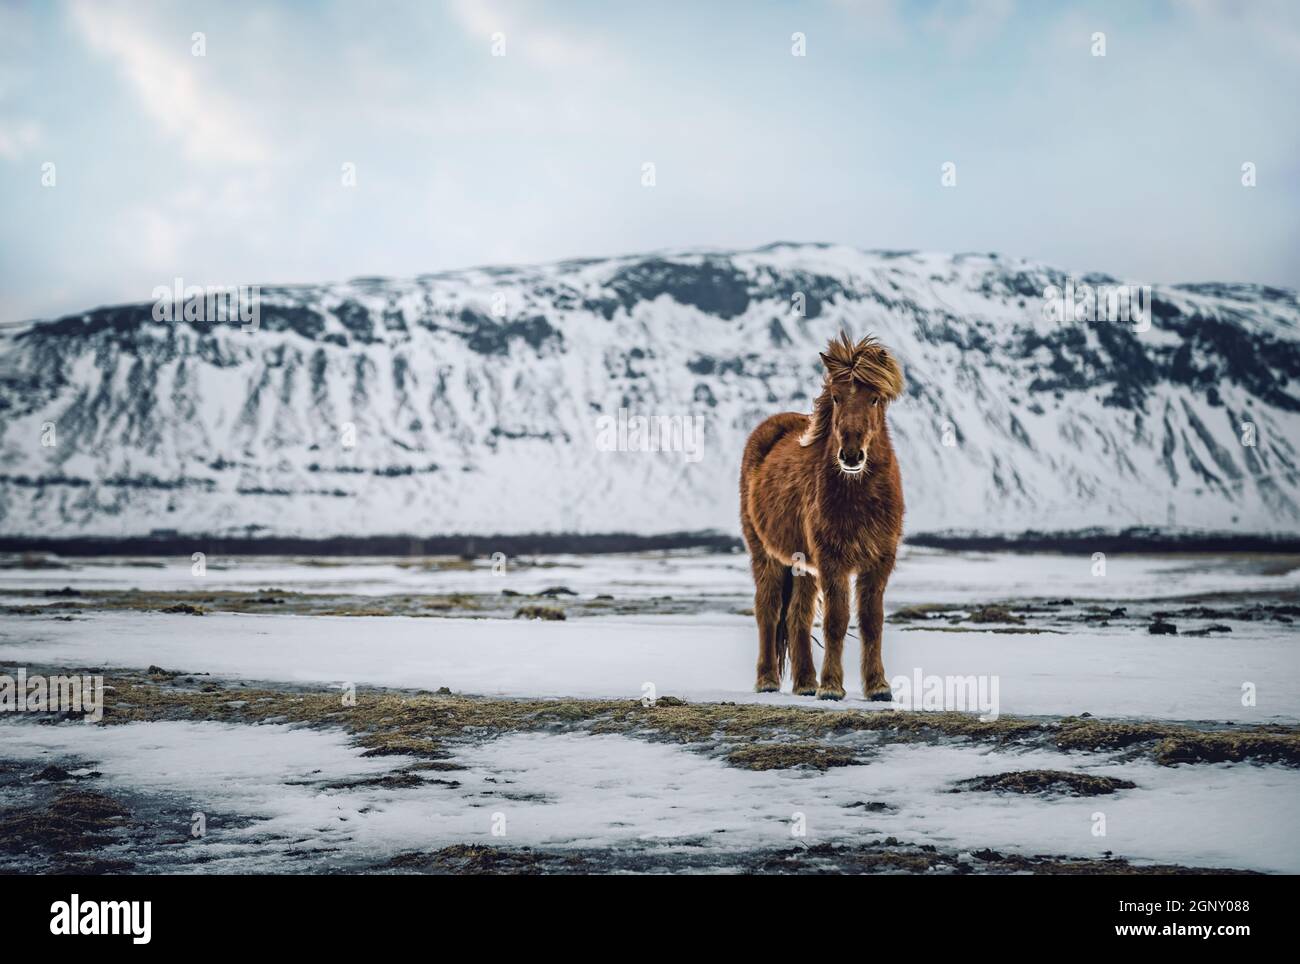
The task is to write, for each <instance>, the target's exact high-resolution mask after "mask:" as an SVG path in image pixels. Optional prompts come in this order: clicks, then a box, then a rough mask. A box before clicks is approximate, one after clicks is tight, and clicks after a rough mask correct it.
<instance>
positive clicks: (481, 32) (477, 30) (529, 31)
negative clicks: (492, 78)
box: [450, 0, 614, 69]
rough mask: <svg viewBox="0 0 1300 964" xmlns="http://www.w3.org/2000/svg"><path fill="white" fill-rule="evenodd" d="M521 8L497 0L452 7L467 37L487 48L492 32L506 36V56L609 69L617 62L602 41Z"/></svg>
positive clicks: (467, 0) (459, 1)
mask: <svg viewBox="0 0 1300 964" xmlns="http://www.w3.org/2000/svg"><path fill="white" fill-rule="evenodd" d="M522 9H524V8H522V7H520V6H519V5H516V4H501V3H497V2H495V0H456V2H454V3H453V4H452V5H451V7H450V11H451V14H452V16H453V17H454V18H455V19H456V21H457V23H459V24H460V27H461V29H463V30H464V31H465V34H466V36H468V37H469V38H470V39H471V40H473V39H478V40H480V41H481V42H482V44H483V49H484V51H487V50H488V49H489V45H490V44H491V42H492V35H493V34H495V33H503V34H505V36H506V56H513V55H515V53H516V52H518V54H519V56H521V57H523V58H524V59H525V60H526V61H527V62H529V63H530V64H533V65H534V66H537V67H547V68H551V69H562V68H564V67H575V66H583V67H591V66H601V67H602V68H608V67H610V66H611V65H612V64H613V63H614V58H613V57H612V56H611V54H610V51H609V49H608V48H607V46H606V45H605V44H604V43H603V42H601V41H600V40H598V39H596V38H594V37H591V36H585V35H581V34H578V33H575V32H573V31H564V30H557V29H555V28H553V27H548V26H546V25H544V24H542V23H541V22H539V21H538V20H536V19H535V18H532V17H529V16H527V15H525V14H523V13H521V10H522Z"/></svg>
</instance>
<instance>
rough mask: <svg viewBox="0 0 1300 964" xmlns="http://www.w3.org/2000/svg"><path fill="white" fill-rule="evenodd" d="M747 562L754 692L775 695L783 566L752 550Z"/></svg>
mask: <svg viewBox="0 0 1300 964" xmlns="http://www.w3.org/2000/svg"><path fill="white" fill-rule="evenodd" d="M749 559H750V566H751V568H752V569H753V570H754V618H755V619H756V620H757V621H758V680H757V682H755V684H754V692H756V693H776V692H778V691H779V690H780V689H781V661H780V657H779V654H778V653H777V645H776V633H777V627H778V626H779V625H780V623H781V580H782V579H783V578H784V576H785V566H783V565H781V563H779V562H778V561H777V560H775V559H773V558H772V557H771V556H769V555H768V554H767V553H765V552H763V550H762V549H758V550H756V551H755V550H753V549H751V551H750V557H749Z"/></svg>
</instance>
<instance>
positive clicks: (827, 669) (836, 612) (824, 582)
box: [817, 562, 849, 700]
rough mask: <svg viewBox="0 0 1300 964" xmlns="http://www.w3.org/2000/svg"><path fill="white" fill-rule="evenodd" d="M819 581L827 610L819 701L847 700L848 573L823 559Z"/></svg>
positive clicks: (819, 564) (819, 569)
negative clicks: (845, 668)
mask: <svg viewBox="0 0 1300 964" xmlns="http://www.w3.org/2000/svg"><path fill="white" fill-rule="evenodd" d="M817 571H818V576H817V579H818V582H819V583H820V584H821V591H822V599H823V601H824V603H825V606H826V613H825V617H824V620H823V622H822V629H823V635H824V636H825V637H826V643H825V646H826V654H825V655H824V656H823V657H822V678H821V683H820V684H818V686H817V698H818V699H819V700H842V699H844V659H843V655H844V634H845V633H846V632H848V629H849V579H848V574H847V573H844V572H839V571H836V570H835V569H834V568H832V567H828V566H826V565H825V564H824V563H822V562H819V563H818V566H817Z"/></svg>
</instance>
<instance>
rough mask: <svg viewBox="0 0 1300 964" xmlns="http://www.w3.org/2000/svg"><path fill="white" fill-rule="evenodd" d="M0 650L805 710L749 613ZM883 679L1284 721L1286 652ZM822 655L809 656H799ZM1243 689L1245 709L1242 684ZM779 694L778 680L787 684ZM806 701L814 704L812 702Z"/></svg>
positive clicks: (1154, 657) (958, 650)
mask: <svg viewBox="0 0 1300 964" xmlns="http://www.w3.org/2000/svg"><path fill="white" fill-rule="evenodd" d="M2 632H3V636H0V658H3V659H7V660H15V661H18V662H25V663H35V664H46V663H59V664H70V665H74V666H127V667H145V666H149V665H151V664H152V665H158V666H162V667H164V668H167V669H174V670H181V671H185V672H192V673H213V674H218V675H222V676H227V677H230V678H235V679H254V680H272V681H288V682H294V683H308V684H320V685H321V686H322V687H325V686H333V685H340V684H343V683H355V684H357V685H370V686H389V687H398V688H405V689H424V690H435V689H437V688H438V687H440V686H447V687H450V688H451V689H452V690H453V691H454V692H458V693H474V694H484V695H491V696H553V697H561V696H573V697H591V698H615V699H619V698H625V699H639V698H640V697H641V693H642V687H643V685H644V684H645V683H652V684H653V685H654V687H655V690H656V691H657V692H658V693H660V694H665V695H673V696H678V697H682V698H685V699H689V700H691V701H693V702H703V701H717V700H747V701H755V702H771V703H786V704H800V705H810V704H812V701H811V700H809V699H808V698H806V697H795V696H792V695H790V694H789V693H788V692H786V693H782V694H779V695H778V694H756V693H754V692H753V685H754V680H753V676H754V662H755V658H756V655H757V642H756V633H755V631H754V628H753V620H752V619H749V618H747V617H742V616H690V617H678V616H647V617H640V618H627V617H608V618H603V619H585V620H580V621H572V622H563V623H558V622H543V621H529V620H499V619H481V620H463V619H457V620H450V619H408V618H404V617H371V618H365V619H359V618H356V617H351V616H320V617H300V616H252V615H239V614H223V613H216V614H212V615H208V616H204V617H201V618H198V617H194V616H183V615H167V614H162V613H106V614H102V615H98V616H96V617H95V618H93V619H87V620H73V621H70V622H42V623H39V624H37V625H34V626H33V625H30V624H29V625H27V626H22V625H18V626H14V627H12V628H8V627H7V628H6V629H4V630H3V631H2ZM885 640H886V641H885V671H886V673H887V674H888V675H889V677H890V678H891V679H893V678H894V677H896V676H899V675H902V676H907V677H912V676H913V675H914V673H915V671H916V670H918V669H919V670H920V671H921V672H922V675H923V676H924V675H938V676H963V677H964V676H971V675H973V676H977V677H978V676H985V677H996V678H997V680H998V692H999V701H1000V712H1001V713H1002V714H1006V715H1052V714H1059V715H1064V714H1078V713H1084V712H1089V713H1092V714H1093V715H1094V716H1105V717H1119V716H1124V717H1128V716H1131V717H1150V718H1157V719H1168V720H1232V721H1241V722H1279V721H1283V722H1295V721H1297V720H1300V654H1298V652H1297V649H1296V643H1297V640H1296V639H1295V637H1294V634H1293V633H1292V632H1291V631H1289V630H1288V631H1287V632H1286V633H1280V632H1277V631H1276V630H1268V629H1254V630H1252V628H1251V627H1249V625H1247V626H1246V627H1243V629H1242V631H1241V632H1239V633H1238V632H1234V633H1233V634H1232V637H1231V638H1229V639H1222V638H1214V637H1207V638H1200V639H1187V638H1184V637H1178V636H1151V635H1148V634H1145V633H1143V634H1141V635H1134V633H1133V632H1132V631H1131V630H1121V629H1118V628H1115V629H1111V630H1095V631H1090V632H1079V633H1075V634H1068V635H1067V634H1059V635H1058V634H1042V635H1002V634H997V633H993V632H962V633H948V632H943V631H939V630H925V629H917V630H902V629H899V628H898V627H895V626H888V627H886V631H885ZM814 655H815V656H816V657H817V658H818V659H820V652H819V651H817V650H816V649H815V650H814ZM844 665H845V667H846V672H845V686H846V689H847V690H848V691H849V697H850V699H849V702H850V703H857V704H858V706H859V707H860V706H861V705H862V704H861V701H860V697H861V692H862V690H861V686H860V684H859V680H858V679H857V671H856V667H857V665H858V648H857V641H856V640H854V639H852V638H850V639H848V640H846V644H845V647H844ZM1244 682H1251V683H1254V684H1255V685H1256V688H1257V693H1258V699H1257V703H1256V705H1254V706H1242V700H1241V686H1242V683H1244ZM786 689H787V690H788V689H789V681H788V680H787V681H786ZM812 705H816V704H812Z"/></svg>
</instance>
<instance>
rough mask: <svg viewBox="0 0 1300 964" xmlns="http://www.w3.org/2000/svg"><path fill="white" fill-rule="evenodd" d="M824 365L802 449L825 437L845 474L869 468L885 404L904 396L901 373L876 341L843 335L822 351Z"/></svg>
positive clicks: (882, 424) (857, 472) (855, 473)
mask: <svg viewBox="0 0 1300 964" xmlns="http://www.w3.org/2000/svg"><path fill="white" fill-rule="evenodd" d="M821 359H822V363H823V364H824V365H825V366H826V379H825V382H824V384H823V387H822V394H821V396H820V397H819V398H818V399H817V403H816V406H815V408H814V411H813V418H812V422H811V423H810V424H809V427H808V432H807V433H805V435H804V438H803V440H802V441H803V444H804V445H811V444H812V443H813V442H815V441H817V440H819V439H821V438H828V439H829V441H830V444H831V445H832V446H833V449H834V453H835V459H836V461H837V463H838V464H839V467H840V471H841V472H843V473H844V474H845V475H859V474H861V473H863V472H865V471H866V470H867V468H868V463H867V453H868V452H869V451H870V450H871V444H872V442H873V440H874V439H875V438H876V436H877V435H878V434H879V433H880V432H882V431H883V430H884V427H885V406H886V405H888V404H889V403H890V402H892V401H893V400H894V399H896V398H898V396H899V395H901V394H902V393H903V372H902V369H901V368H900V367H899V365H898V362H897V361H896V360H895V359H894V357H893V356H892V355H891V354H890V353H889V352H888V351H887V350H886V349H885V347H884V346H883V345H881V344H880V342H878V341H876V339H874V338H872V337H870V336H868V337H866V338H863V339H862V340H861V341H859V342H857V343H856V344H854V343H853V342H852V341H850V340H849V337H848V335H846V334H844V333H843V332H841V333H840V337H839V338H837V339H835V340H834V341H832V342H831V343H830V345H829V346H827V349H826V351H824V352H822V353H821Z"/></svg>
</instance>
